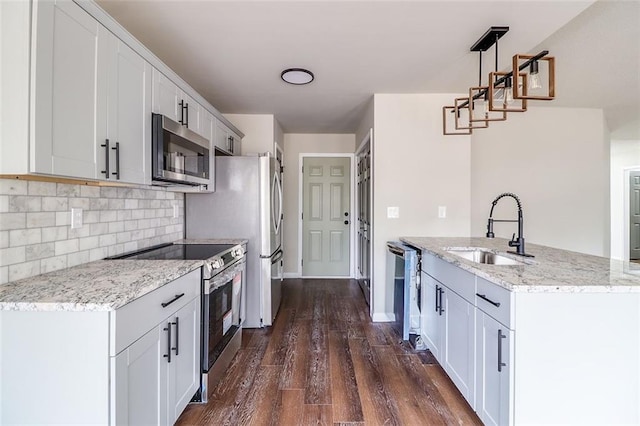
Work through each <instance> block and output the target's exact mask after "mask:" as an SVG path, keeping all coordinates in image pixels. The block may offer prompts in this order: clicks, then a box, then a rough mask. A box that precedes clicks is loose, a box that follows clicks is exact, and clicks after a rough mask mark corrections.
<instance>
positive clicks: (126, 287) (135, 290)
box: [0, 238, 248, 312]
mask: <svg viewBox="0 0 640 426" xmlns="http://www.w3.org/2000/svg"><path fill="white" fill-rule="evenodd" d="M247 242H248V240H246V239H237V238H235V239H232V238H227V239H219V238H216V239H183V240H178V241H175V242H174V244H246V243H247ZM159 264H162V267H161V268H158V267H157V266H158V265H159ZM203 264H204V262H203V261H202V260H127V259H116V260H97V261H94V262H89V263H84V264H81V265H77V266H74V267H70V268H64V269H60V270H57V271H52V272H48V273H45V274H40V275H36V276H34V277H30V278H24V279H21V280H17V281H13V282H9V283H6V284H3V285H0V311H95V312H99V311H114V310H116V309H118V308H120V307H122V306H124V305H126V304H128V303H130V302H132V301H134V300H136V299H138V298H140V297H142V296H144V295H146V294H148V293H150V292H152V291H154V290H156V289H158V288H160V287H162V286H164V285H166V284H168V283H170V282H172V281H174V280H175V279H177V278H180V277H181V276H183V275H186V274H188V273H189V272H192V271H194V270H196V269H198V268H201V267H202V265H203Z"/></svg>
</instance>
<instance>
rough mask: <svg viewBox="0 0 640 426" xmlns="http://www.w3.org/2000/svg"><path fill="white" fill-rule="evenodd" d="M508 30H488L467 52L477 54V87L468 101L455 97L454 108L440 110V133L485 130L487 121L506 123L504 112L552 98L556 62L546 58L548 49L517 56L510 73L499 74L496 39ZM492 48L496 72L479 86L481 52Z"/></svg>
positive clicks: (514, 58)
mask: <svg viewBox="0 0 640 426" xmlns="http://www.w3.org/2000/svg"><path fill="white" fill-rule="evenodd" d="M507 31H509V27H491V28H489V30H488V31H487V32H485V33H484V34H483V35H482V37H480V39H478V41H476V42H475V43H474V44H473V46H471V48H470V49H469V50H470V51H472V52H478V53H479V57H480V65H479V70H478V71H479V72H478V85H477V86H475V87H471V88H469V97H468V98H456V99H455V101H454V105H453V106H445V107H443V134H445V135H456V134H457V135H460V134H470V133H471V131H472V129H479V128H486V127H488V126H489V122H490V121H504V120H506V118H507V113H512V112H525V111H526V110H527V100H537V101H543V100H544V101H548V100H552V99H553V98H554V97H555V75H554V74H555V59H554V58H553V57H551V56H547V55H548V54H549V51H548V50H543V51H542V52H540V53H538V54H537V55H522V54H516V55H514V56H513V58H512V65H513V69H512V70H509V71H503V72H499V71H498V40H499V39H500V38H501V37H502V36H503V35H505V34H506V33H507ZM493 45H495V46H496V47H495V70H494V71H493V72H490V73H489V79H488V81H487V84H482V52H484V51H486V50H487V49H489V48H490V47H492V46H493ZM541 63H543V64H544V65H545V66H544V74H546V80H545V79H543V78H541V77H540V75H539V74H541V73H542V72H541V71H542V70H541V67H540V64H541ZM523 70H526V71H525V72H521V71H523ZM449 115H453V116H454V117H453V118H454V119H453V120H451V119H449V117H448V116H449ZM453 129H455V130H456V131H454V130H453ZM460 130H466V131H468V133H467V132H464V133H463V132H460Z"/></svg>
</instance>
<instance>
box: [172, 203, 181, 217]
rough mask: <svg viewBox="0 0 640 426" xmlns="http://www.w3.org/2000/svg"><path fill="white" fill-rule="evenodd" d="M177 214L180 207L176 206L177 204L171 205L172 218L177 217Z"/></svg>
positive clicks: (178, 214)
mask: <svg viewBox="0 0 640 426" xmlns="http://www.w3.org/2000/svg"><path fill="white" fill-rule="evenodd" d="M178 216H180V208H179V207H178V205H177V204H174V205H173V218H174V219H177V218H178Z"/></svg>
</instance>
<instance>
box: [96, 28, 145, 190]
mask: <svg viewBox="0 0 640 426" xmlns="http://www.w3.org/2000/svg"><path fill="white" fill-rule="evenodd" d="M108 46H109V49H108V62H107V70H108V82H109V83H108V96H107V111H108V113H107V114H106V116H107V117H108V119H107V125H106V129H105V133H104V134H103V135H102V137H100V136H98V143H99V144H100V147H101V148H102V149H100V150H99V151H98V153H99V156H98V165H103V166H104V169H102V170H101V175H102V176H101V177H102V178H105V179H110V180H115V181H122V182H130V183H140V184H144V183H149V181H150V171H149V167H150V164H149V159H150V148H151V144H150V141H151V65H149V63H147V61H145V60H144V59H143V58H142V57H141V56H140V55H138V54H137V53H136V52H134V51H133V50H132V49H131V48H130V47H129V46H127V45H126V44H124V43H123V42H122V41H120V40H119V39H118V38H117V37H116V36H114V35H113V34H110V33H109V43H108ZM100 133H101V132H99V134H100ZM107 141H108V147H107V146H102V145H107ZM107 151H108V156H109V157H108V158H109V161H108V169H109V170H108V171H109V173H108V174H106V173H102V171H106V170H105V169H106V168H107V160H106V158H107V157H106V154H107Z"/></svg>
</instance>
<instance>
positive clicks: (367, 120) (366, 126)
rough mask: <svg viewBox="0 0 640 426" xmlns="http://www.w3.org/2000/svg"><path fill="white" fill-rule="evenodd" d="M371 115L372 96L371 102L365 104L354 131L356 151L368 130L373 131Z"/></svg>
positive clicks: (372, 117)
mask: <svg viewBox="0 0 640 426" xmlns="http://www.w3.org/2000/svg"><path fill="white" fill-rule="evenodd" d="M374 118H375V117H374V115H373V96H372V97H371V100H370V101H369V103H368V104H367V108H366V110H365V112H364V114H363V116H362V119H361V120H360V123H359V124H358V129H357V130H356V149H358V147H359V146H360V144H361V143H362V141H363V140H364V138H365V137H366V136H367V135H368V134H369V130H370V129H373V122H374Z"/></svg>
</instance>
